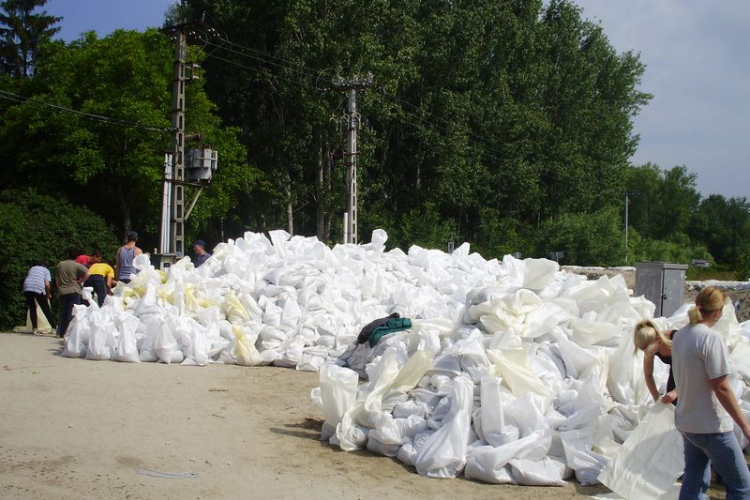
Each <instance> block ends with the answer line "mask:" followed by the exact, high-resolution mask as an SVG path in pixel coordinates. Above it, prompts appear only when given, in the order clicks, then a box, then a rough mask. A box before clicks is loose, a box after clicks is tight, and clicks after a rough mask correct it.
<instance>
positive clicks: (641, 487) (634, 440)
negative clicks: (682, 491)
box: [598, 402, 685, 500]
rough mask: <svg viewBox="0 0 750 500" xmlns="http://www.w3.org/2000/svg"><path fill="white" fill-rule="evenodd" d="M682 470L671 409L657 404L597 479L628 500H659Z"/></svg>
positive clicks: (679, 436)
mask: <svg viewBox="0 0 750 500" xmlns="http://www.w3.org/2000/svg"><path fill="white" fill-rule="evenodd" d="M684 468H685V461H684V456H683V451H682V436H681V435H680V433H679V431H678V430H677V428H675V426H674V406H672V405H671V404H662V403H659V402H657V403H655V404H654V405H653V406H652V407H651V410H650V411H649V412H648V414H647V415H646V418H644V419H643V420H642V421H641V423H640V424H639V425H638V427H636V428H635V430H634V431H633V432H632V433H631V434H630V436H629V437H628V439H627V440H626V441H625V442H624V443H623V445H622V447H621V448H620V451H619V452H618V453H617V454H616V455H615V456H614V457H613V458H612V460H610V461H609V463H608V464H607V465H606V466H605V467H604V469H603V470H602V472H601V473H600V474H599V477H598V479H599V481H600V482H601V483H602V484H603V485H605V486H606V487H608V488H609V489H611V490H612V491H614V492H615V493H617V494H619V495H620V496H622V497H623V498H626V499H628V500H658V499H660V498H662V495H664V494H665V493H666V492H667V491H669V490H670V489H671V488H672V487H673V485H674V483H675V481H676V480H677V478H678V477H679V476H680V474H682V471H683V469H684Z"/></svg>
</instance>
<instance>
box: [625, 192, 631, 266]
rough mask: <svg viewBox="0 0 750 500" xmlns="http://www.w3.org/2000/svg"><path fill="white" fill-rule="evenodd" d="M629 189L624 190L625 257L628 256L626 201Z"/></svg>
mask: <svg viewBox="0 0 750 500" xmlns="http://www.w3.org/2000/svg"><path fill="white" fill-rule="evenodd" d="M629 199H630V191H625V258H627V257H628V201H629Z"/></svg>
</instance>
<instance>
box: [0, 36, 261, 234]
mask: <svg viewBox="0 0 750 500" xmlns="http://www.w3.org/2000/svg"><path fill="white" fill-rule="evenodd" d="M173 53H174V46H173V43H172V42H171V41H170V40H169V38H167V37H166V36H164V35H163V34H161V33H160V32H158V31H156V30H149V31H146V32H145V33H138V32H135V31H122V30H118V31H115V32H114V33H113V34H111V35H109V36H107V37H105V38H102V39H99V38H97V36H96V34H95V33H93V32H89V33H87V34H85V35H84V36H83V37H82V38H81V39H79V40H77V41H75V42H73V43H71V44H70V45H69V46H66V47H51V50H50V54H49V55H48V56H47V57H46V58H45V60H44V61H43V63H42V64H40V65H39V66H38V67H37V75H36V77H35V78H34V79H32V80H30V81H29V82H28V83H27V85H26V86H25V88H24V92H25V93H26V94H27V95H30V96H31V97H30V98H29V99H28V100H27V101H26V102H24V103H22V104H19V105H15V106H13V107H11V108H9V109H7V111H6V112H5V118H6V119H5V121H4V123H3V124H2V125H0V137H2V138H3V141H2V144H3V145H2V146H0V150H2V152H3V153H4V154H5V155H6V157H7V158H9V159H10V160H11V161H10V164H11V165H12V166H13V168H14V170H15V175H13V176H10V177H9V178H7V179H6V180H5V182H6V183H7V185H6V187H13V186H24V185H34V186H36V187H37V189H39V190H40V192H45V193H55V194H62V195H63V196H67V197H68V198H69V199H70V200H71V201H73V202H75V203H82V204H86V205H87V206H88V207H90V208H91V209H93V210H95V211H96V212H97V213H99V214H101V215H102V216H104V217H105V219H106V220H108V221H109V222H111V223H114V224H116V225H117V226H119V227H121V228H122V230H123V231H127V230H129V229H130V228H131V227H136V228H138V229H139V230H140V231H142V232H145V233H147V234H148V233H150V234H152V235H155V234H156V233H157V232H158V229H157V228H158V227H159V215H158V214H159V213H160V208H161V193H162V188H161V187H162V182H161V181H162V175H163V171H164V151H166V150H167V149H169V148H170V147H171V144H172V132H171V130H170V123H171V122H170V119H171V111H172V109H171V103H172V96H171V88H172V74H173ZM191 56H192V57H193V58H194V60H197V61H200V58H201V53H200V51H198V50H196V51H194V53H192V54H191ZM202 85H203V82H202V81H201V80H199V81H198V82H196V83H194V84H191V85H189V86H188V88H187V91H186V93H187V102H186V108H187V113H186V127H187V129H188V132H201V134H202V135H203V137H204V143H205V144H206V145H212V146H213V147H215V148H216V149H219V150H220V154H221V165H222V168H221V169H220V170H219V172H218V173H217V175H216V180H217V182H216V183H215V186H216V189H215V191H209V192H208V196H206V197H205V201H207V202H209V203H205V202H204V201H202V202H201V203H199V205H198V208H196V211H195V218H196V219H195V222H194V224H195V226H191V227H200V225H201V224H204V225H207V224H208V223H207V222H206V221H207V220H208V219H209V218H211V217H216V218H218V219H219V220H223V219H222V218H223V217H224V216H226V215H227V214H228V212H229V210H230V202H229V201H228V199H229V198H230V197H231V195H230V194H229V193H230V192H237V191H242V192H244V191H245V190H247V189H249V187H248V183H252V182H254V181H255V180H256V179H257V176H256V175H254V173H253V172H254V169H252V167H251V166H249V165H247V162H246V153H245V151H244V149H243V148H242V146H241V145H240V144H239V143H238V141H237V139H236V133H237V131H236V130H234V129H224V128H222V125H221V122H220V120H219V119H218V118H217V116H216V114H215V106H214V105H213V104H212V103H211V101H210V100H209V99H208V98H207V97H206V95H205V92H204V91H203V90H202ZM50 104H52V105H55V106H58V108H51V107H50V106H49V105H50ZM60 108H65V109H68V110H75V113H69V112H60V111H59V109H60ZM222 171H223V172H225V173H226V175H225V176H224V177H226V178H225V179H222ZM230 177H231V178H230ZM219 226H221V224H219ZM217 236H219V235H217ZM142 242H143V243H144V244H148V239H146V240H142Z"/></svg>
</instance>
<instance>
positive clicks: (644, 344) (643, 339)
mask: <svg viewBox="0 0 750 500" xmlns="http://www.w3.org/2000/svg"><path fill="white" fill-rule="evenodd" d="M676 332H677V330H672V331H670V332H669V333H666V334H665V333H664V332H662V331H661V330H659V327H658V326H656V323H654V322H653V321H652V320H650V319H644V320H641V321H639V322H638V324H636V325H635V330H634V332H633V342H634V343H635V348H636V349H640V350H641V351H643V375H644V377H645V378H646V387H648V392H650V393H651V397H652V398H654V401H658V400H659V391H658V389H657V388H656V383H655V382H654V357H657V358H659V359H660V360H661V361H662V362H663V363H665V364H667V365H669V378H668V379H667V392H666V393H665V394H664V396H661V401H662V403H665V404H668V403H672V404H676V401H677V389H675V383H674V376H673V375H672V339H673V338H674V334H675V333H676Z"/></svg>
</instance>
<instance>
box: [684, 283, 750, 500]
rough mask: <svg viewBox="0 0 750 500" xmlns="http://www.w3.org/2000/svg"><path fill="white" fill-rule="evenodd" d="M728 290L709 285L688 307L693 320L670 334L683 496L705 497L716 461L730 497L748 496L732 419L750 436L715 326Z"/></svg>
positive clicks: (749, 476) (748, 480) (749, 477)
mask: <svg viewBox="0 0 750 500" xmlns="http://www.w3.org/2000/svg"><path fill="white" fill-rule="evenodd" d="M724 301H725V297H724V293H723V292H722V291H721V290H719V289H718V288H715V287H712V286H709V287H706V288H704V289H703V290H701V291H700V293H699V294H698V296H697V297H696V298H695V307H692V308H691V309H690V311H689V312H688V318H689V319H690V324H689V325H687V326H686V327H684V328H682V329H681V330H680V331H679V332H677V333H676V334H675V336H674V338H673V340H672V367H673V370H674V378H675V383H676V385H677V392H678V393H679V395H680V400H679V402H678V403H677V409H676V410H675V425H676V426H677V429H678V430H679V431H680V432H681V433H682V437H683V442H684V453H685V471H684V475H683V479H682V487H681V488H680V500H688V499H690V500H693V499H705V498H707V497H706V491H707V490H708V487H709V486H710V483H711V474H710V468H709V465H713V466H714V468H715V469H716V472H718V473H719V474H720V475H721V479H722V481H723V482H724V485H725V486H726V491H727V496H726V498H727V500H739V499H748V498H750V472H749V471H748V468H747V464H746V463H745V457H744V456H743V454H742V449H741V448H740V443H739V442H738V441H737V438H736V437H735V435H734V432H733V429H734V424H737V426H738V427H739V429H740V430H741V431H742V433H743V434H744V435H745V437H746V438H748V439H750V423H748V421H747V420H746V419H745V417H744V415H743V414H742V411H741V410H740V407H739V405H738V404H737V399H736V398H735V395H734V392H733V391H732V387H731V385H730V383H729V379H728V375H729V352H728V350H727V346H726V344H725V343H724V340H723V339H722V338H721V336H720V335H719V333H718V332H716V331H715V330H714V329H713V326H714V325H715V324H716V322H717V321H719V319H720V318H721V312H722V308H723V307H724Z"/></svg>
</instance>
